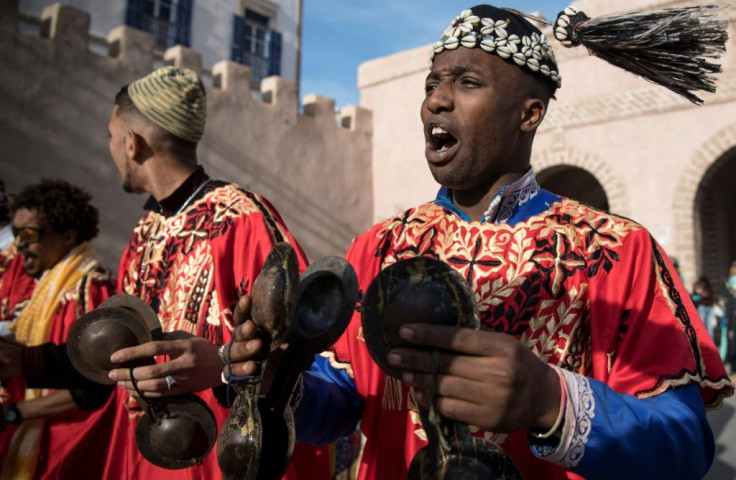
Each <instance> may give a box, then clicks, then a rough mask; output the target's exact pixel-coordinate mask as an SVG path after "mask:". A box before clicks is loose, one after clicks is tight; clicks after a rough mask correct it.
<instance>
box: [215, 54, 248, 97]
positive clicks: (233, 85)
mask: <svg viewBox="0 0 736 480" xmlns="http://www.w3.org/2000/svg"><path fill="white" fill-rule="evenodd" d="M250 75H251V74H250V67H249V66H247V65H243V64H241V63H237V62H231V61H229V60H222V61H220V62H217V63H215V64H214V65H212V86H213V87H214V88H217V89H219V90H222V91H225V92H229V93H230V94H231V95H233V96H234V97H239V98H242V99H248V100H250V99H251V93H250V92H251V86H250Z"/></svg>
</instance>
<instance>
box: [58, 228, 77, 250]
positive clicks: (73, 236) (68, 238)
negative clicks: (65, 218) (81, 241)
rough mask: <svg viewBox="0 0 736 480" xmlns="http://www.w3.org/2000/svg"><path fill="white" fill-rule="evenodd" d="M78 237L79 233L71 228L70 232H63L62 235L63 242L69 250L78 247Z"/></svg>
mask: <svg viewBox="0 0 736 480" xmlns="http://www.w3.org/2000/svg"><path fill="white" fill-rule="evenodd" d="M77 237H78V233H77V231H76V230H74V229H73V228H70V229H69V230H67V231H65V232H62V234H61V240H62V242H63V243H64V245H66V246H67V247H69V248H72V247H74V246H75V245H77Z"/></svg>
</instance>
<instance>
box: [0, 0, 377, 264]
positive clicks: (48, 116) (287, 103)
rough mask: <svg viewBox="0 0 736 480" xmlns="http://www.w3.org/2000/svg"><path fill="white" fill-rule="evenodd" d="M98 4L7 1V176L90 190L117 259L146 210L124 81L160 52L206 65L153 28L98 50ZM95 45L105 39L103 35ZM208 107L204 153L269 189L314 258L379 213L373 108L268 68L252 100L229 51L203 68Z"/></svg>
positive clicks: (171, 60)
mask: <svg viewBox="0 0 736 480" xmlns="http://www.w3.org/2000/svg"><path fill="white" fill-rule="evenodd" d="M88 29H89V15H88V14H87V13H85V12H83V11H80V10H77V9H74V8H72V7H68V6H63V5H60V4H55V5H52V6H50V7H47V8H46V9H45V10H44V11H43V14H42V16H41V18H40V19H39V20H38V21H35V20H33V19H31V20H29V19H28V18H26V17H24V16H21V15H19V14H18V10H17V1H15V0H0V105H2V108H0V178H2V179H3V180H4V181H5V183H6V187H7V189H8V190H9V191H10V192H13V191H17V190H19V189H20V188H21V187H22V186H24V185H26V184H29V183H33V182H37V181H39V180H40V179H41V178H42V177H48V178H64V179H67V180H69V181H71V182H73V183H76V184H79V185H81V186H84V187H85V188H86V189H87V190H89V191H90V192H91V193H92V195H93V197H94V203H95V205H97V206H98V207H99V208H100V211H101V228H100V235H99V238H98V239H97V240H96V241H95V244H96V246H97V247H98V249H99V250H100V251H101V253H102V255H103V257H104V260H105V261H106V262H107V264H108V265H109V266H110V267H112V268H116V267H117V261H118V258H119V256H120V253H121V252H122V249H123V247H124V246H125V243H126V242H127V240H128V238H129V236H130V233H131V230H132V228H133V226H134V225H135V222H136V221H137V219H138V218H139V217H140V216H141V215H142V213H143V211H142V210H141V207H142V205H143V203H144V202H145V200H146V199H145V198H144V197H136V196H131V195H129V194H126V193H124V192H123V191H122V188H121V180H120V176H119V173H118V171H117V169H116V168H115V166H114V165H113V162H112V159H111V158H110V154H109V151H108V133H107V122H108V119H109V115H110V110H111V108H112V102H113V98H114V95H115V93H116V92H117V91H118V89H119V88H120V86H122V85H124V84H126V83H129V82H130V81H132V80H134V79H136V78H139V77H141V76H143V75H145V74H147V73H149V72H150V71H152V70H153V69H154V68H156V67H158V66H160V65H161V64H162V62H163V63H166V64H174V65H183V66H186V67H189V68H192V69H194V70H195V71H197V72H200V73H201V72H203V69H202V60H201V55H200V54H199V53H198V52H195V51H193V50H190V49H188V48H185V47H181V46H177V47H173V48H171V49H169V50H167V51H166V53H165V54H164V57H163V60H161V59H157V58H156V57H155V53H154V50H153V39H152V37H151V36H150V35H149V34H147V33H144V32H141V31H139V30H135V29H132V28H130V27H126V26H121V27H117V28H115V29H113V30H112V31H111V32H110V33H109V34H108V35H107V39H106V47H107V48H106V50H107V55H99V54H97V53H93V51H92V49H91V45H90V38H89V33H88ZM94 50H99V45H97V48H96V49H94ZM205 84H206V85H207V95H208V117H207V126H206V130H205V135H204V138H203V140H202V142H201V143H200V146H199V149H198V155H199V159H200V163H202V164H203V165H204V166H205V169H206V170H207V171H208V173H209V174H210V175H211V176H212V177H215V178H219V179H222V180H228V181H233V182H235V183H237V184H239V185H241V186H243V187H245V188H247V189H249V190H252V191H255V192H258V193H260V194H263V195H265V196H266V197H267V198H268V199H269V200H271V202H272V203H273V204H274V205H275V206H276V208H277V209H278V210H279V211H280V212H281V214H282V216H283V217H284V220H285V221H286V223H287V225H288V226H289V228H290V229H291V230H292V231H293V232H294V235H295V236H296V237H297V239H298V240H299V241H300V243H301V244H302V246H303V247H304V249H305V250H306V251H307V253H308V255H309V257H310V258H311V259H316V258H319V257H321V256H324V255H330V254H335V255H340V254H342V253H344V251H345V249H346V248H347V247H348V245H349V243H350V241H351V239H352V238H353V237H354V236H355V235H356V234H358V233H360V232H361V231H363V230H365V229H366V228H367V227H369V226H370V223H371V220H372V214H373V212H372V189H373V185H372V177H371V169H370V163H371V154H372V153H371V151H372V145H371V139H372V127H371V125H372V115H371V112H369V111H368V110H365V109H363V108H359V107H353V106H348V107H345V108H343V109H342V110H341V111H340V113H339V115H338V117H337V118H336V115H335V108H334V107H335V102H334V101H333V100H332V99H329V98H324V97H320V96H317V95H308V96H306V97H305V99H304V102H303V112H304V113H303V114H299V113H298V110H299V99H298V98H297V88H296V85H295V84H293V83H292V82H289V81H286V80H284V79H283V78H279V77H270V78H267V79H265V80H264V81H263V82H262V83H261V92H260V96H261V97H262V99H263V100H255V99H254V98H253V95H252V94H251V90H250V69H249V68H248V67H246V66H243V65H240V64H237V63H233V62H228V61H222V62H219V63H216V64H215V65H214V66H213V68H212V71H211V77H206V78H205Z"/></svg>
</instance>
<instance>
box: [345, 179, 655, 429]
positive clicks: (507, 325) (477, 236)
mask: <svg viewBox="0 0 736 480" xmlns="http://www.w3.org/2000/svg"><path fill="white" fill-rule="evenodd" d="M517 187H518V188H515V189H512V191H510V193H509V197H508V198H509V199H510V203H512V204H513V205H514V206H515V208H517V209H518V207H519V206H520V205H521V204H522V203H525V202H524V200H527V201H528V199H529V198H531V196H533V195H534V194H536V193H535V192H537V191H538V186H536V182H534V181H533V177H532V181H530V182H527V183H524V182H521V183H520V184H519V186H517ZM510 188H511V187H510ZM535 189H536V190H535ZM640 228H641V227H639V226H638V225H637V224H635V223H633V222H630V221H626V220H623V219H619V218H618V217H615V216H612V215H608V214H605V213H603V212H599V211H595V210H592V209H589V208H586V207H583V206H581V205H580V204H578V203H576V202H573V201H569V200H563V201H562V202H560V203H559V204H557V205H554V206H552V207H551V208H550V209H549V210H548V211H547V213H546V214H544V215H539V216H536V217H533V218H532V219H530V220H529V221H527V222H522V223H519V224H517V225H515V226H510V225H509V224H507V223H500V224H497V223H492V222H489V223H484V224H478V223H474V222H471V223H468V222H458V221H455V220H454V219H453V217H450V216H448V215H447V214H446V213H445V212H444V210H443V209H442V207H440V206H438V205H435V204H428V205H425V206H422V207H420V208H417V209H414V210H410V211H407V212H405V213H404V214H402V215H400V216H398V217H396V218H395V219H393V220H390V221H388V222H387V223H386V224H385V228H384V229H383V230H381V231H379V232H378V235H379V237H380V238H382V239H383V241H382V243H381V244H380V246H379V247H378V251H377V252H376V255H377V256H379V257H381V258H383V262H382V267H383V268H385V267H386V266H388V265H390V264H393V263H395V262H397V261H398V260H401V259H405V258H411V257H414V256H417V255H424V256H431V257H433V258H439V259H441V260H444V261H446V262H448V263H449V264H450V265H452V266H453V267H455V268H456V269H457V270H458V271H459V272H460V273H461V274H462V275H463V277H464V278H465V279H466V280H467V281H468V283H469V284H470V285H471V288H472V290H473V291H474V292H475V296H476V302H477V304H478V310H479V317H480V320H481V325H482V327H483V328H485V329H489V330H493V331H498V332H504V333H508V334H510V335H514V336H516V337H517V338H519V339H520V340H521V341H522V342H523V343H524V344H525V345H527V346H528V347H529V349H530V350H531V351H532V352H534V353H535V354H536V355H537V356H538V357H539V358H540V359H542V360H543V361H545V362H547V363H549V364H552V365H560V366H564V367H565V368H570V369H572V370H574V371H575V372H577V373H579V374H580V375H586V374H590V372H591V362H592V360H591V345H590V341H589V338H590V336H589V335H585V334H584V332H586V331H587V330H588V329H589V317H590V311H589V310H590V305H589V292H588V276H589V275H595V274H597V273H599V272H601V271H604V270H605V268H604V267H603V266H602V265H601V266H600V267H599V268H597V269H591V267H592V265H595V262H596V261H599V260H600V259H601V258H604V257H605V258H607V259H608V260H609V261H611V262H614V263H615V262H617V261H618V257H617V256H615V255H613V254H614V253H615V251H614V250H613V249H614V248H615V247H618V246H620V245H622V244H623V238H624V237H625V236H626V235H628V234H629V233H630V232H632V231H635V230H639V229H640ZM603 252H607V253H605V254H604V253H603ZM332 361H333V360H332V359H331V363H332ZM333 366H334V365H333ZM336 368H339V367H336ZM342 368H343V369H344V368H345V367H342ZM389 390H390V391H389ZM386 394H389V395H390V398H384V399H383V401H384V403H385V402H388V404H390V405H391V406H393V407H394V408H400V407H401V406H397V405H396V402H397V400H399V401H401V400H402V397H401V394H400V393H399V392H397V391H396V390H395V389H387V391H385V392H384V395H386ZM403 398H404V399H405V400H403V401H405V402H406V405H407V407H408V408H409V410H410V414H411V418H413V419H415V424H416V427H417V428H416V429H415V433H416V434H417V435H418V436H419V437H420V438H422V436H423V435H424V434H425V433H424V431H423V430H421V424H420V423H419V422H420V420H419V414H418V412H416V411H415V409H414V408H413V407H412V403H411V400H412V398H411V395H409V394H407V390H404V391H403ZM480 434H481V433H479V435H480ZM482 435H483V437H484V438H486V439H489V440H490V439H494V441H496V442H498V441H499V437H495V436H494V434H493V433H492V432H482Z"/></svg>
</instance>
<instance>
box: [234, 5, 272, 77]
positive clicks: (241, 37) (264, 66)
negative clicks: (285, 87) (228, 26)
mask: <svg viewBox="0 0 736 480" xmlns="http://www.w3.org/2000/svg"><path fill="white" fill-rule="evenodd" d="M270 24H271V18H270V17H268V16H266V15H262V14H260V13H258V12H256V11H253V10H251V9H248V8H247V9H246V10H245V15H243V16H240V15H234V16H233V43H232V48H231V53H230V59H231V60H232V61H234V62H239V63H242V64H244V65H248V66H249V67H250V71H251V81H252V82H253V83H254V84H258V83H260V82H261V80H263V79H264V78H266V77H268V76H271V75H280V74H281V33H279V32H278V31H276V30H273V29H272V28H270Z"/></svg>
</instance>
